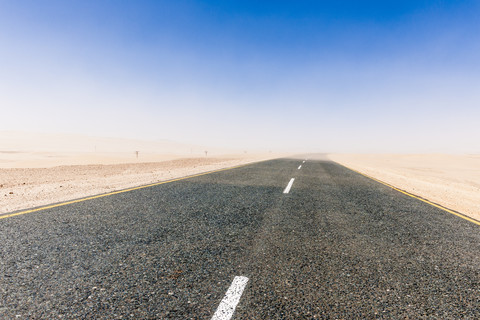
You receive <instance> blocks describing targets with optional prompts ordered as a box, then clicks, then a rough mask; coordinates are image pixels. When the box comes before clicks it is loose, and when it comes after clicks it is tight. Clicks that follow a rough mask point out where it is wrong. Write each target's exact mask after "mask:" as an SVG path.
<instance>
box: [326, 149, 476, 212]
mask: <svg viewBox="0 0 480 320" xmlns="http://www.w3.org/2000/svg"><path fill="white" fill-rule="evenodd" d="M329 158H330V159H332V160H333V161H336V162H338V163H340V164H342V165H344V166H346V167H349V168H351V169H354V170H357V171H359V172H362V173H364V174H366V175H369V176H371V177H374V178H376V179H378V180H381V181H383V182H386V183H388V184H390V185H392V186H394V187H397V188H399V189H402V190H405V191H407V192H410V193H412V194H415V195H418V196H420V197H422V198H425V199H428V200H430V201H432V202H434V203H437V204H440V205H442V206H444V207H447V208H449V209H453V210H455V211H457V212H460V213H463V214H465V215H467V216H470V217H472V218H473V219H476V220H480V155H447V154H411V155H398V154H376V155H373V154H368V155H367V154H330V155H329Z"/></svg>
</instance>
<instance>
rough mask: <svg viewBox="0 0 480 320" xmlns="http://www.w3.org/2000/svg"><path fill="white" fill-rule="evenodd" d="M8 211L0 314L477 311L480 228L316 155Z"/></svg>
mask: <svg viewBox="0 0 480 320" xmlns="http://www.w3.org/2000/svg"><path fill="white" fill-rule="evenodd" d="M287 189H288V190H287ZM3 217H4V218H3V219H0V243H1V246H0V318H1V319H57V318H62V319H80V318H83V319H229V318H230V317H232V319H360V318H368V319H375V318H388V319H393V318H396V319H399V318H402V319H404V318H410V319H421V318H424V319H438V318H444V319H452V318H456V319H458V318H466V319H479V318H480V226H479V225H477V224H475V223H472V222H470V221H467V220H464V219H461V218H459V217H457V216H455V215H452V214H450V213H448V212H445V211H443V210H441V209H439V208H436V207H433V206H431V205H429V204H427V203H424V202H422V201H419V200H418V199H414V198H412V197H409V196H408V195H405V194H402V193H400V192H398V191H396V190H394V189H392V188H389V187H388V186H385V185H383V184H381V183H378V182H376V181H373V180H371V179H369V178H367V177H365V176H362V175H360V174H358V173H356V172H353V171H351V170H349V169H347V168H345V167H342V166H340V165H338V164H336V163H333V162H330V161H328V160H325V159H323V158H322V157H320V156H318V157H310V159H307V160H305V158H298V159H278V160H271V161H265V162H260V163H256V164H252V165H248V166H243V167H239V168H235V169H231V170H225V171H221V172H215V173H210V174H206V175H201V176H197V177H192V178H188V179H183V180H179V181H174V182H170V183H166V184H160V185H156V186H151V187H146V188H141V189H137V190H133V191H129V192H122V193H118V194H115V195H110V196H105V197H100V198H96V199H91V200H87V201H81V202H78V203H73V204H68V205H62V206H58V207H54V208H50V209H45V210H40V211H37V212H31V213H26V214H20V215H17V216H13V217H7V218H5V216H3ZM0 218H2V216H0ZM237 303H238V304H237ZM232 315H233V316H232Z"/></svg>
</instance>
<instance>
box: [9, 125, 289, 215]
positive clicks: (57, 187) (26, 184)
mask: <svg viewBox="0 0 480 320" xmlns="http://www.w3.org/2000/svg"><path fill="white" fill-rule="evenodd" d="M135 151H139V153H138V157H137V154H136V152H135ZM205 151H207V154H205ZM281 156H283V155H281V154H274V153H270V152H264V153H259V152H256V153H252V152H248V151H246V150H231V149H220V148H208V147H203V146H196V145H189V144H183V143H178V142H173V141H167V140H158V141H141V140H132V139H118V138H102V137H89V136H81V135H72V134H45V133H29V132H7V131H3V132H2V131H0V213H7V212H12V211H17V210H21V209H28V208H32V207H38V206H42V205H47V204H52V203H56V202H62V201H67V200H72V199H77V198H83V197H86V196H91V195H96V194H101V193H106V192H112V191H115V190H121V189H126V188H130V187H135V186H140V185H145V184H150V183H155V182H160V181H165V180H170V179H174V178H179V177H185V176H189V175H193V174H197V173H201V172H206V171H212V170H218V169H222V168H228V167H232V166H237V165H241V164H247V163H252V162H257V161H262V160H267V159H273V158H278V157H281Z"/></svg>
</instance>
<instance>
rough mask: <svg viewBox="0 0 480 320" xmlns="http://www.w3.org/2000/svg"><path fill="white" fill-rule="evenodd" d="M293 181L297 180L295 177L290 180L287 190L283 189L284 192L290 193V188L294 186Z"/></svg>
mask: <svg viewBox="0 0 480 320" xmlns="http://www.w3.org/2000/svg"><path fill="white" fill-rule="evenodd" d="M293 181H295V178H292V179H290V182H289V183H288V185H287V187H286V188H285V190H283V193H289V192H290V189H291V188H292V184H293Z"/></svg>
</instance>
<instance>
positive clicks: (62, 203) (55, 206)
mask: <svg viewBox="0 0 480 320" xmlns="http://www.w3.org/2000/svg"><path fill="white" fill-rule="evenodd" d="M259 162H261V161H259ZM249 164H252V163H246V164H241V165H238V166H234V167H228V168H223V169H218V170H214V171H207V172H202V173H197V174H194V175H191V176H186V177H181V178H176V179H172V180H167V181H161V182H156V183H152V184H147V185H144V186H139V187H133V188H128V189H124V190H119V191H113V192H109V193H104V194H99V195H96V196H90V197H86V198H81V199H77V200H72V201H67V202H61V203H57V204H52V205H48V206H44V207H40V208H36V209H30V210H24V211H20V212H15V213H10V214H5V215H1V216H0V220H1V219H6V218H11V217H15V216H20V215H22V214H27V213H32V212H38V211H42V210H47V209H52V208H57V207H62V206H66V205H69V204H73V203H78V202H83V201H87V200H93V199H98V198H103V197H107V196H112V195H115V194H119V193H124V192H129V191H133V190H139V189H144V188H150V187H155V186H158V185H161V184H166V183H170V182H175V181H180V180H186V179H190V178H195V177H199V176H204V175H207V174H211V173H215V172H220V171H226V170H232V169H236V168H240V167H245V166H248V165H249Z"/></svg>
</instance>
